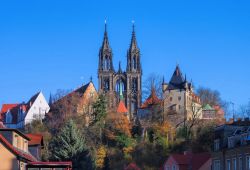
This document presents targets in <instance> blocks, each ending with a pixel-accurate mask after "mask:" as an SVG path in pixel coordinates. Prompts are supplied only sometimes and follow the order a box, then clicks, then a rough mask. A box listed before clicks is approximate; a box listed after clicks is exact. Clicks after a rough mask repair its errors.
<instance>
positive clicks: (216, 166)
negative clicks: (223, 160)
mask: <svg viewBox="0 0 250 170" xmlns="http://www.w3.org/2000/svg"><path fill="white" fill-rule="evenodd" d="M213 169H214V170H220V160H214V162H213Z"/></svg>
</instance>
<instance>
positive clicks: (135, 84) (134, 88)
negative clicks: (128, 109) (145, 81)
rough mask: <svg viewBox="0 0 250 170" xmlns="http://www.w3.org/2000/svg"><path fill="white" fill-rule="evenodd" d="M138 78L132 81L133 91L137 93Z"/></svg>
mask: <svg viewBox="0 0 250 170" xmlns="http://www.w3.org/2000/svg"><path fill="white" fill-rule="evenodd" d="M137 85H138V84H137V78H133V79H132V91H137Z"/></svg>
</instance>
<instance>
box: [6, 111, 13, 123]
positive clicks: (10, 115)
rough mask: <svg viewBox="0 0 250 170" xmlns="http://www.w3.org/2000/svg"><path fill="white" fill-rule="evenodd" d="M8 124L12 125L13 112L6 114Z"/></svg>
mask: <svg viewBox="0 0 250 170" xmlns="http://www.w3.org/2000/svg"><path fill="white" fill-rule="evenodd" d="M5 121H6V123H12V114H11V112H7V113H6V120H5Z"/></svg>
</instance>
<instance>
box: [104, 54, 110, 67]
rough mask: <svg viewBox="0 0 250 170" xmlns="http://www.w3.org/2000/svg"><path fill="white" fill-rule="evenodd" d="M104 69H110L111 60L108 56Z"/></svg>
mask: <svg viewBox="0 0 250 170" xmlns="http://www.w3.org/2000/svg"><path fill="white" fill-rule="evenodd" d="M103 69H104V70H109V69H110V59H109V57H108V56H105V58H104V60H103Z"/></svg>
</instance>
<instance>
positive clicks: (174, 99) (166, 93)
mask: <svg viewBox="0 0 250 170" xmlns="http://www.w3.org/2000/svg"><path fill="white" fill-rule="evenodd" d="M162 88H163V100H164V112H167V113H168V114H169V115H177V117H178V118H180V120H177V119H176V118H174V119H175V121H180V122H181V121H183V120H184V119H187V120H189V119H195V118H199V119H201V116H202V107H201V103H200V98H199V97H198V96H197V95H196V94H195V93H194V90H193V86H192V83H190V82H188V81H187V79H186V76H185V77H183V75H182V72H181V70H180V67H179V65H177V66H176V68H175V71H174V73H173V75H172V78H171V79H170V81H169V83H168V84H167V83H165V82H164V80H163V83H162ZM180 122H176V123H180Z"/></svg>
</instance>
